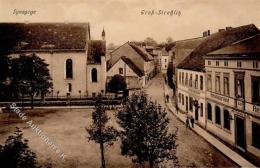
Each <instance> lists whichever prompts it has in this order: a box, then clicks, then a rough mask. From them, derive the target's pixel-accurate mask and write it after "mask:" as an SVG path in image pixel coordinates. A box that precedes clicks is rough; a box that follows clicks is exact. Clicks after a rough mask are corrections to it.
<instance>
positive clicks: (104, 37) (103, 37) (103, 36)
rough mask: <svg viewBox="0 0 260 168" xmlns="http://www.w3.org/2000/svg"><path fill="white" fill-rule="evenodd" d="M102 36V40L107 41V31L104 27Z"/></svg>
mask: <svg viewBox="0 0 260 168" xmlns="http://www.w3.org/2000/svg"><path fill="white" fill-rule="evenodd" d="M101 36H102V40H103V41H105V40H106V33H105V30H104V28H103V31H102V34H101Z"/></svg>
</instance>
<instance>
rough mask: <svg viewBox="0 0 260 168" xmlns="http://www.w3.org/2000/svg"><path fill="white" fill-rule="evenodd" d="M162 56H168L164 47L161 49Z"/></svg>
mask: <svg viewBox="0 0 260 168" xmlns="http://www.w3.org/2000/svg"><path fill="white" fill-rule="evenodd" d="M162 55H163V56H169V52H167V51H166V49H165V47H164V48H163V49H162Z"/></svg>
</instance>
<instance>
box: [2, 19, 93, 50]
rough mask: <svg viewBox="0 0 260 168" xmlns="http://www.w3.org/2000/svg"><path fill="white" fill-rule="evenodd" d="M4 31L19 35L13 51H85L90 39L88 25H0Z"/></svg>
mask: <svg viewBox="0 0 260 168" xmlns="http://www.w3.org/2000/svg"><path fill="white" fill-rule="evenodd" d="M5 29H11V30H13V31H14V32H19V33H20V37H19V39H18V40H17V42H16V45H15V46H14V47H13V49H14V51H17V50H18V51H21V50H38V51H39V50H40V51H41V50H50V49H53V50H85V47H86V42H87V40H89V39H90V26H89V23H0V32H5V31H6V30H5ZM14 38H15V37H14ZM10 40H12V39H10ZM13 40H16V39H13Z"/></svg>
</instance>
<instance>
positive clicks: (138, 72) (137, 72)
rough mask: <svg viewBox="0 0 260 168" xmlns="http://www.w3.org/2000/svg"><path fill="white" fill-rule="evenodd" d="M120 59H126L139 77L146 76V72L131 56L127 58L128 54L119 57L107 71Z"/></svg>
mask: <svg viewBox="0 0 260 168" xmlns="http://www.w3.org/2000/svg"><path fill="white" fill-rule="evenodd" d="M119 60H122V61H124V62H125V63H126V64H127V65H128V66H129V68H131V69H132V70H133V71H134V72H135V73H136V74H137V75H138V76H139V77H142V76H144V72H143V71H142V70H141V69H140V68H138V66H136V65H135V64H134V62H133V61H132V60H131V59H130V58H127V57H126V56H122V57H121V58H119V59H118V60H117V61H116V62H115V63H114V64H113V65H111V66H109V67H108V69H107V71H109V70H110V69H111V68H112V67H113V66H114V65H115V64H116V63H117V62H118V61H119Z"/></svg>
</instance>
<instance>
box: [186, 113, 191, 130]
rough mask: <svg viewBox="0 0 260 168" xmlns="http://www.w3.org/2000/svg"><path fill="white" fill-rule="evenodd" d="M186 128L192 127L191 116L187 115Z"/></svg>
mask: <svg viewBox="0 0 260 168" xmlns="http://www.w3.org/2000/svg"><path fill="white" fill-rule="evenodd" d="M186 128H190V120H189V116H187V118H186Z"/></svg>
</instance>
